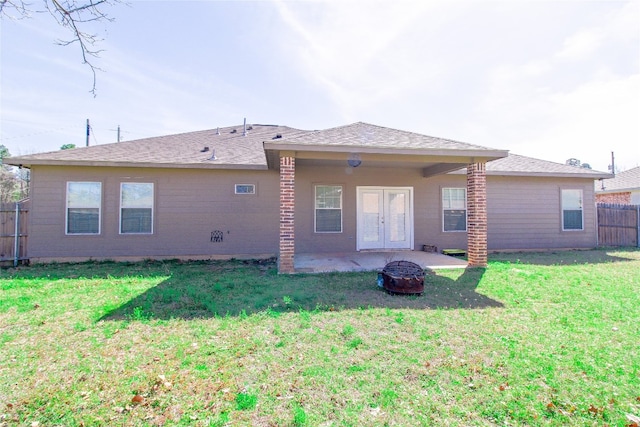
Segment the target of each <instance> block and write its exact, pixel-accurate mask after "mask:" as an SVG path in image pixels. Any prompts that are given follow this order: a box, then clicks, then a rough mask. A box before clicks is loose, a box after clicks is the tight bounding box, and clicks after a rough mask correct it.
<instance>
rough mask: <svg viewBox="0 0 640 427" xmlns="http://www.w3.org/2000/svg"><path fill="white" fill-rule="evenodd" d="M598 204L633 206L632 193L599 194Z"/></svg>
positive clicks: (597, 195)
mask: <svg viewBox="0 0 640 427" xmlns="http://www.w3.org/2000/svg"><path fill="white" fill-rule="evenodd" d="M596 203H613V204H618V205H630V204H631V191H625V192H621V193H597V194H596Z"/></svg>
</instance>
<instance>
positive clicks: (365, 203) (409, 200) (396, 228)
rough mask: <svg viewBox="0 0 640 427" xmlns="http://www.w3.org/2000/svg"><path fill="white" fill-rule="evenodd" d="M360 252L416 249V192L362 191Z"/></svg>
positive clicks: (359, 191) (402, 189) (359, 193)
mask: <svg viewBox="0 0 640 427" xmlns="http://www.w3.org/2000/svg"><path fill="white" fill-rule="evenodd" d="M357 196H358V203H357V211H358V218H357V221H358V224H357V226H358V247H357V249H358V250H361V249H411V248H412V247H413V189H412V188H411V187H358V188H357Z"/></svg>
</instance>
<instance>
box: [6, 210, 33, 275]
mask: <svg viewBox="0 0 640 427" xmlns="http://www.w3.org/2000/svg"><path fill="white" fill-rule="evenodd" d="M16 207H17V209H16ZM28 215H29V201H28V200H27V201H23V202H20V203H2V204H0V265H15V264H16V263H17V262H19V261H24V260H26V257H27V240H28V233H27V224H28V222H29V221H28V219H29V217H28ZM16 225H17V227H16ZM16 228H17V232H18V238H17V239H16ZM16 253H17V256H16Z"/></svg>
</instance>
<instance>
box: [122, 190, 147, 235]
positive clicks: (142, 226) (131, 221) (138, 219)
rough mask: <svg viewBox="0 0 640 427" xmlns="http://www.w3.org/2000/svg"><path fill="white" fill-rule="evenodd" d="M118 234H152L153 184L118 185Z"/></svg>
mask: <svg viewBox="0 0 640 427" xmlns="http://www.w3.org/2000/svg"><path fill="white" fill-rule="evenodd" d="M120 233H121V234H129V233H136V234H151V233H153V184H151V183H139V182H123V183H121V184H120Z"/></svg>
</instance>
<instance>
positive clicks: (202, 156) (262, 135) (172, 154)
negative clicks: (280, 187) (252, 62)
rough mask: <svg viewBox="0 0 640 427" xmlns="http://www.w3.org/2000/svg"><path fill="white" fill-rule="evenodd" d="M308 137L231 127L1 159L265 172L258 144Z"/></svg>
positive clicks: (263, 128)
mask: <svg viewBox="0 0 640 427" xmlns="http://www.w3.org/2000/svg"><path fill="white" fill-rule="evenodd" d="M305 132H308V131H303V130H299V129H293V128H290V127H287V126H276V125H247V132H246V135H244V127H243V125H240V126H231V127H225V128H218V129H210V130H203V131H197V132H189V133H182V134H177V135H167V136H158V137H153V138H145V139H138V140H132V141H124V142H117V143H113V144H103V145H95V146H90V147H80V148H73V149H69V150H60V151H54V152H49V153H40V154H32V155H27V156H20V157H11V158H8V159H6V161H5V163H8V164H12V165H15V166H21V165H22V166H26V167H30V166H32V165H61V166H63V165H64V166H123V167H165V168H212V169H266V168H267V161H266V158H265V153H264V149H263V146H262V143H263V141H265V140H270V139H272V138H276V137H278V135H279V138H280V139H281V138H288V137H292V136H295V135H299V134H303V133H305Z"/></svg>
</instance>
